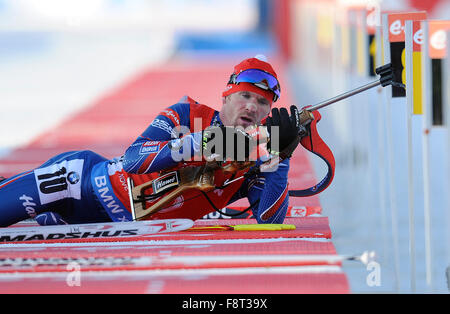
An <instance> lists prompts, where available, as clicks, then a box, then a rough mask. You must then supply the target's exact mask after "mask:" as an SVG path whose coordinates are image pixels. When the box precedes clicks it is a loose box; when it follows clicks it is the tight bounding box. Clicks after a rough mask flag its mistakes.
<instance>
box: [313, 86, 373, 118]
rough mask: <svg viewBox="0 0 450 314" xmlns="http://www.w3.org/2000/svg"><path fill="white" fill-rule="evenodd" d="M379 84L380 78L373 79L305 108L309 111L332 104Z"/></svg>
mask: <svg viewBox="0 0 450 314" xmlns="http://www.w3.org/2000/svg"><path fill="white" fill-rule="evenodd" d="M380 84H381V82H380V80H376V81H373V82H371V83H368V84H366V85H363V86H361V87H358V88H355V89H352V90H351V91H348V92H346V93H343V94H340V95H338V96H335V97H333V98H330V99H328V100H325V101H322V102H320V103H318V104H315V105H314V106H312V107H309V108H307V110H308V111H310V112H311V111H315V110H318V109H320V108H323V107H326V106H328V105H331V104H334V103H335V102H338V101H341V100H343V99H345V98H348V97H351V96H353V95H356V94H359V93H361V92H363V91H365V90H368V89H371V88H373V87H375V86H378V85H380Z"/></svg>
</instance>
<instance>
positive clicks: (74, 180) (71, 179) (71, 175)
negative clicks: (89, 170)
mask: <svg viewBox="0 0 450 314" xmlns="http://www.w3.org/2000/svg"><path fill="white" fill-rule="evenodd" d="M67 181H69V182H70V183H71V184H76V183H78V181H80V175H79V174H78V173H76V172H75V171H72V172H69V174H68V175H67Z"/></svg>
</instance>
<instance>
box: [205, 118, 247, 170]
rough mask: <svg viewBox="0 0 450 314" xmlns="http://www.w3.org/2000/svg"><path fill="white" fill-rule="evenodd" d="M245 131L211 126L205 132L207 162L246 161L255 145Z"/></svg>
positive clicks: (230, 127) (229, 127)
mask: <svg viewBox="0 0 450 314" xmlns="http://www.w3.org/2000/svg"><path fill="white" fill-rule="evenodd" d="M253 142H254V141H253V139H252V138H251V136H250V135H248V134H247V133H246V132H245V131H244V130H243V129H241V128H235V127H232V126H223V125H221V126H211V127H208V128H206V129H205V130H204V131H203V136H202V150H203V156H204V157H205V158H206V159H207V160H217V161H225V160H226V159H231V160H234V161H245V160H247V159H248V157H249V155H250V151H251V149H252V147H253V145H255V143H253Z"/></svg>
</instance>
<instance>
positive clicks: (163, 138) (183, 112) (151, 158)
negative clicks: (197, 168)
mask: <svg viewBox="0 0 450 314" xmlns="http://www.w3.org/2000/svg"><path fill="white" fill-rule="evenodd" d="M189 115H190V105H189V104H188V103H177V104H175V105H173V106H171V107H169V108H167V109H165V110H163V111H162V112H161V113H160V114H159V115H158V116H157V117H156V118H155V119H154V120H153V122H152V123H151V124H150V125H149V127H148V128H147V129H146V130H145V131H144V132H143V133H142V134H141V135H140V136H139V137H138V138H137V139H136V140H135V141H134V143H133V144H131V145H130V147H128V149H127V150H126V152H125V154H124V155H123V156H122V163H123V168H124V170H125V171H126V172H128V173H135V174H143V173H151V172H156V171H160V170H163V169H167V168H171V167H174V166H176V165H177V164H178V163H179V162H180V161H183V160H185V161H187V160H191V159H192V156H194V154H195V152H198V151H199V149H200V143H201V141H200V140H201V133H200V132H199V133H192V134H188V135H186V134H187V133H189V128H190V121H189Z"/></svg>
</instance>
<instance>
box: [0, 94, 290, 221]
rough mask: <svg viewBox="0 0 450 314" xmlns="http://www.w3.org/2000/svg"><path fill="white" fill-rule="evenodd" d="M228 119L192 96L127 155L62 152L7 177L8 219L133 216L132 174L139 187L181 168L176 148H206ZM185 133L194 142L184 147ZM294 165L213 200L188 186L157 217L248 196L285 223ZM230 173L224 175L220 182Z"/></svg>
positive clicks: (1, 187) (195, 214) (221, 191)
mask: <svg viewBox="0 0 450 314" xmlns="http://www.w3.org/2000/svg"><path fill="white" fill-rule="evenodd" d="M221 123H222V122H221V121H220V118H219V112H218V111H216V110H214V109H212V108H210V107H208V106H205V105H202V104H199V103H197V102H195V101H194V100H192V99H191V98H189V97H184V98H183V99H182V100H181V101H180V102H178V103H177V104H175V105H173V106H171V107H169V108H167V109H165V110H163V111H162V112H160V113H159V115H158V116H157V117H156V118H155V119H154V120H153V122H152V123H151V124H150V126H149V127H148V128H147V129H146V130H145V131H144V132H143V133H142V134H141V135H140V136H139V137H138V138H137V139H136V140H135V141H134V143H133V144H131V146H129V148H128V149H127V150H126V152H125V154H124V155H123V156H121V157H119V158H113V159H111V160H107V159H106V158H104V157H102V156H99V155H97V154H95V153H94V152H91V151H75V152H67V153H63V154H60V155H58V156H55V157H53V158H52V159H50V160H48V161H47V162H46V163H44V164H43V165H42V166H40V167H38V168H36V169H34V170H32V171H28V172H24V173H21V174H19V175H16V176H14V177H11V178H9V179H7V180H5V181H2V182H0V199H2V205H1V207H2V208H1V211H0V225H2V226H7V225H10V224H13V223H15V222H17V221H20V220H23V219H26V218H29V217H32V218H36V220H37V221H38V222H39V223H40V224H61V223H90V222H102V221H130V220H132V215H131V208H130V200H129V194H128V186H127V178H128V177H129V176H131V178H132V180H133V182H134V185H139V184H142V183H145V182H148V181H149V180H153V179H155V178H156V177H157V176H158V174H159V172H160V171H162V170H165V169H169V168H174V167H176V166H177V165H178V164H179V162H180V161H179V160H178V161H177V160H174V159H173V155H172V153H173V149H174V147H178V149H179V152H180V153H181V154H184V153H188V156H193V154H195V152H196V151H198V150H199V149H200V145H201V136H202V133H201V130H202V129H205V128H206V127H207V126H210V125H220V124H221ZM178 130H180V131H181V134H180V132H179V131H178ZM177 133H178V134H177ZM180 135H181V139H182V140H183V142H185V141H187V143H189V145H188V146H187V145H179V143H180ZM177 145H178V146H177ZM183 149H186V150H188V152H186V151H185V152H183ZM189 150H190V151H189ZM259 163H261V161H257V163H256V165H258V164H259ZM288 170H289V159H285V160H284V161H282V162H281V163H280V164H279V165H278V167H277V169H276V171H268V172H258V173H255V174H254V175H253V176H251V177H247V178H242V179H240V180H236V181H234V182H233V183H230V184H228V185H227V186H226V187H225V188H218V189H215V190H213V191H211V192H209V193H208V197H209V200H207V199H206V198H205V197H204V195H201V194H200V193H199V192H198V191H195V190H191V191H187V192H186V193H183V194H181V195H180V196H178V197H177V198H175V199H174V200H173V201H172V203H170V204H169V205H168V206H166V207H165V208H163V209H161V210H160V211H158V212H156V213H155V214H154V215H152V216H151V218H150V219H165V218H190V219H194V220H195V219H199V218H201V217H203V216H204V215H206V214H208V213H210V212H212V211H214V208H213V206H212V205H211V204H210V202H212V203H213V204H214V205H215V207H216V208H219V209H221V208H224V207H225V206H226V205H228V204H230V203H232V202H234V201H236V200H238V199H241V198H244V197H247V198H248V201H249V203H250V204H256V206H254V207H253V208H252V211H253V215H254V217H255V218H256V219H257V221H258V222H259V223H282V222H283V220H284V218H285V215H286V210H287V207H288V201H289V200H288V198H289V196H288V180H287V179H288ZM236 177H239V174H238V175H237V176H236ZM228 179H230V178H229V177H221V178H220V180H221V182H218V186H220V185H221V183H224V182H226V181H227V180H228Z"/></svg>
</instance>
